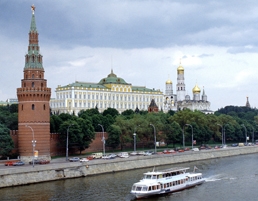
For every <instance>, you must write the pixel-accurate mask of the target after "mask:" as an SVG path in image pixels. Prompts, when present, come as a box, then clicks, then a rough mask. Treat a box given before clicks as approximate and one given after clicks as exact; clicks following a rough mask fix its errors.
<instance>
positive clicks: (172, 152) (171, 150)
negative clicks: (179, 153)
mask: <svg viewBox="0 0 258 201" xmlns="http://www.w3.org/2000/svg"><path fill="white" fill-rule="evenodd" d="M168 152H169V153H171V154H175V153H176V151H175V150H174V149H170V150H168Z"/></svg>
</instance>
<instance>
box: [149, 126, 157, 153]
mask: <svg viewBox="0 0 258 201" xmlns="http://www.w3.org/2000/svg"><path fill="white" fill-rule="evenodd" d="M150 126H152V127H153V130H154V143H155V144H154V147H155V149H154V153H155V154H156V151H157V148H156V129H155V126H154V125H153V124H150Z"/></svg>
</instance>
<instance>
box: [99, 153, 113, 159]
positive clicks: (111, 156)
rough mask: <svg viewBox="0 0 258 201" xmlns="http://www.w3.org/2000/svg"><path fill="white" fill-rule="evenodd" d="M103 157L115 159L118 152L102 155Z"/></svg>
mask: <svg viewBox="0 0 258 201" xmlns="http://www.w3.org/2000/svg"><path fill="white" fill-rule="evenodd" d="M102 158H103V159H114V158H116V154H108V155H104V156H102Z"/></svg>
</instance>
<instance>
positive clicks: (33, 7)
mask: <svg viewBox="0 0 258 201" xmlns="http://www.w3.org/2000/svg"><path fill="white" fill-rule="evenodd" d="M35 9H36V7H35V6H34V4H32V6H31V11H32V15H34V12H35Z"/></svg>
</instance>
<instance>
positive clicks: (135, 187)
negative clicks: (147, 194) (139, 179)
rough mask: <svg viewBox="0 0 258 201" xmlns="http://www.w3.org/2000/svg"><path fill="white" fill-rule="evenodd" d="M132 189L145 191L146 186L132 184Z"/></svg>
mask: <svg viewBox="0 0 258 201" xmlns="http://www.w3.org/2000/svg"><path fill="white" fill-rule="evenodd" d="M132 190H133V191H147V190H148V187H147V186H136V185H133V187H132Z"/></svg>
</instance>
